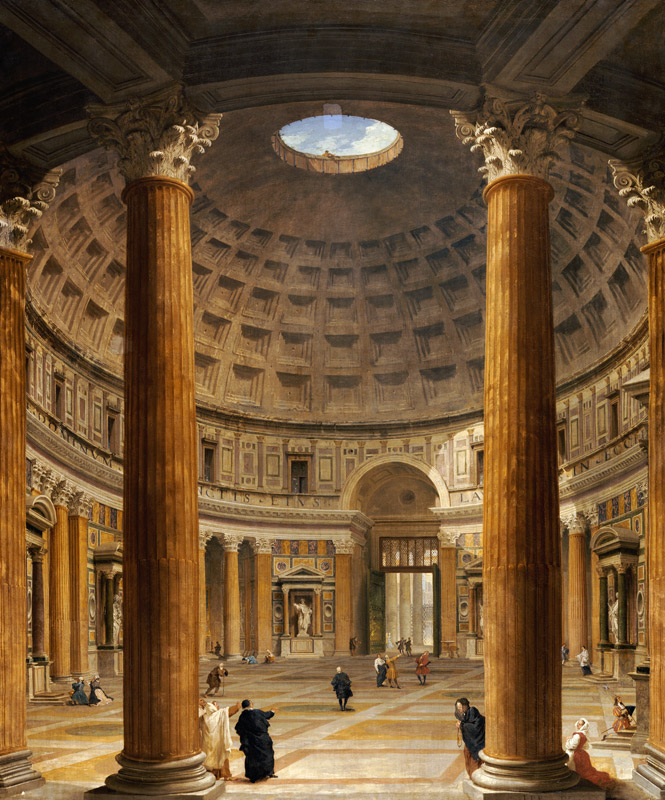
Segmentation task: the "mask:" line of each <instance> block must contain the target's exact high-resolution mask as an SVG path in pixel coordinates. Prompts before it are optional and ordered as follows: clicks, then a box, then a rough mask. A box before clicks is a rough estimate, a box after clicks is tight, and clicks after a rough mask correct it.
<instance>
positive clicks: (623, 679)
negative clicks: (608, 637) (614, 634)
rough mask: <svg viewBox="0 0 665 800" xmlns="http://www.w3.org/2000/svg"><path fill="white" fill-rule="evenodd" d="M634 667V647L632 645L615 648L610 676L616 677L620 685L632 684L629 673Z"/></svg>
mask: <svg viewBox="0 0 665 800" xmlns="http://www.w3.org/2000/svg"><path fill="white" fill-rule="evenodd" d="M634 669H635V649H634V648H632V647H626V648H622V647H621V646H620V645H619V647H617V648H615V651H614V671H613V673H612V677H614V678H616V680H617V682H618V683H619V684H620V685H621V686H632V683H631V680H630V673H631V672H632V671H633V670H634Z"/></svg>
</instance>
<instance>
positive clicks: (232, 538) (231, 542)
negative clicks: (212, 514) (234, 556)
mask: <svg viewBox="0 0 665 800" xmlns="http://www.w3.org/2000/svg"><path fill="white" fill-rule="evenodd" d="M244 538H245V537H244V536H243V535H242V534H241V533H225V534H223V535H222V537H221V542H222V547H223V548H224V552H225V553H237V552H238V548H239V547H240V545H241V544H242V540H243V539H244Z"/></svg>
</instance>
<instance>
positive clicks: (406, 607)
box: [399, 572, 412, 639]
mask: <svg viewBox="0 0 665 800" xmlns="http://www.w3.org/2000/svg"><path fill="white" fill-rule="evenodd" d="M411 577H412V575H411V573H410V572H400V574H399V636H400V639H407V638H408V637H409V636H410V635H411Z"/></svg>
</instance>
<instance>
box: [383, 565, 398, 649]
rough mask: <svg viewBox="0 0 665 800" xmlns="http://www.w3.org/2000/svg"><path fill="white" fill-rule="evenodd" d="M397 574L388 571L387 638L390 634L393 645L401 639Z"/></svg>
mask: <svg viewBox="0 0 665 800" xmlns="http://www.w3.org/2000/svg"><path fill="white" fill-rule="evenodd" d="M397 575H398V573H397V572H386V640H387V639H388V634H390V637H391V639H392V642H393V645H394V644H397V640H398V639H399V617H398V615H397V608H398V602H399V601H398V597H397Z"/></svg>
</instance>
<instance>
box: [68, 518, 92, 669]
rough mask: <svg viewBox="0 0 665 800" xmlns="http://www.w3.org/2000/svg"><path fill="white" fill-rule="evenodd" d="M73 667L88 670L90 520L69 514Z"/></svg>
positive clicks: (71, 651)
mask: <svg viewBox="0 0 665 800" xmlns="http://www.w3.org/2000/svg"><path fill="white" fill-rule="evenodd" d="M69 563H70V581H71V583H70V609H69V610H70V615H71V643H70V644H71V650H70V653H71V670H72V672H75V673H76V674H77V675H79V674H81V673H83V672H87V671H88V520H87V519H86V518H85V517H78V516H74V517H70V518H69Z"/></svg>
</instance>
